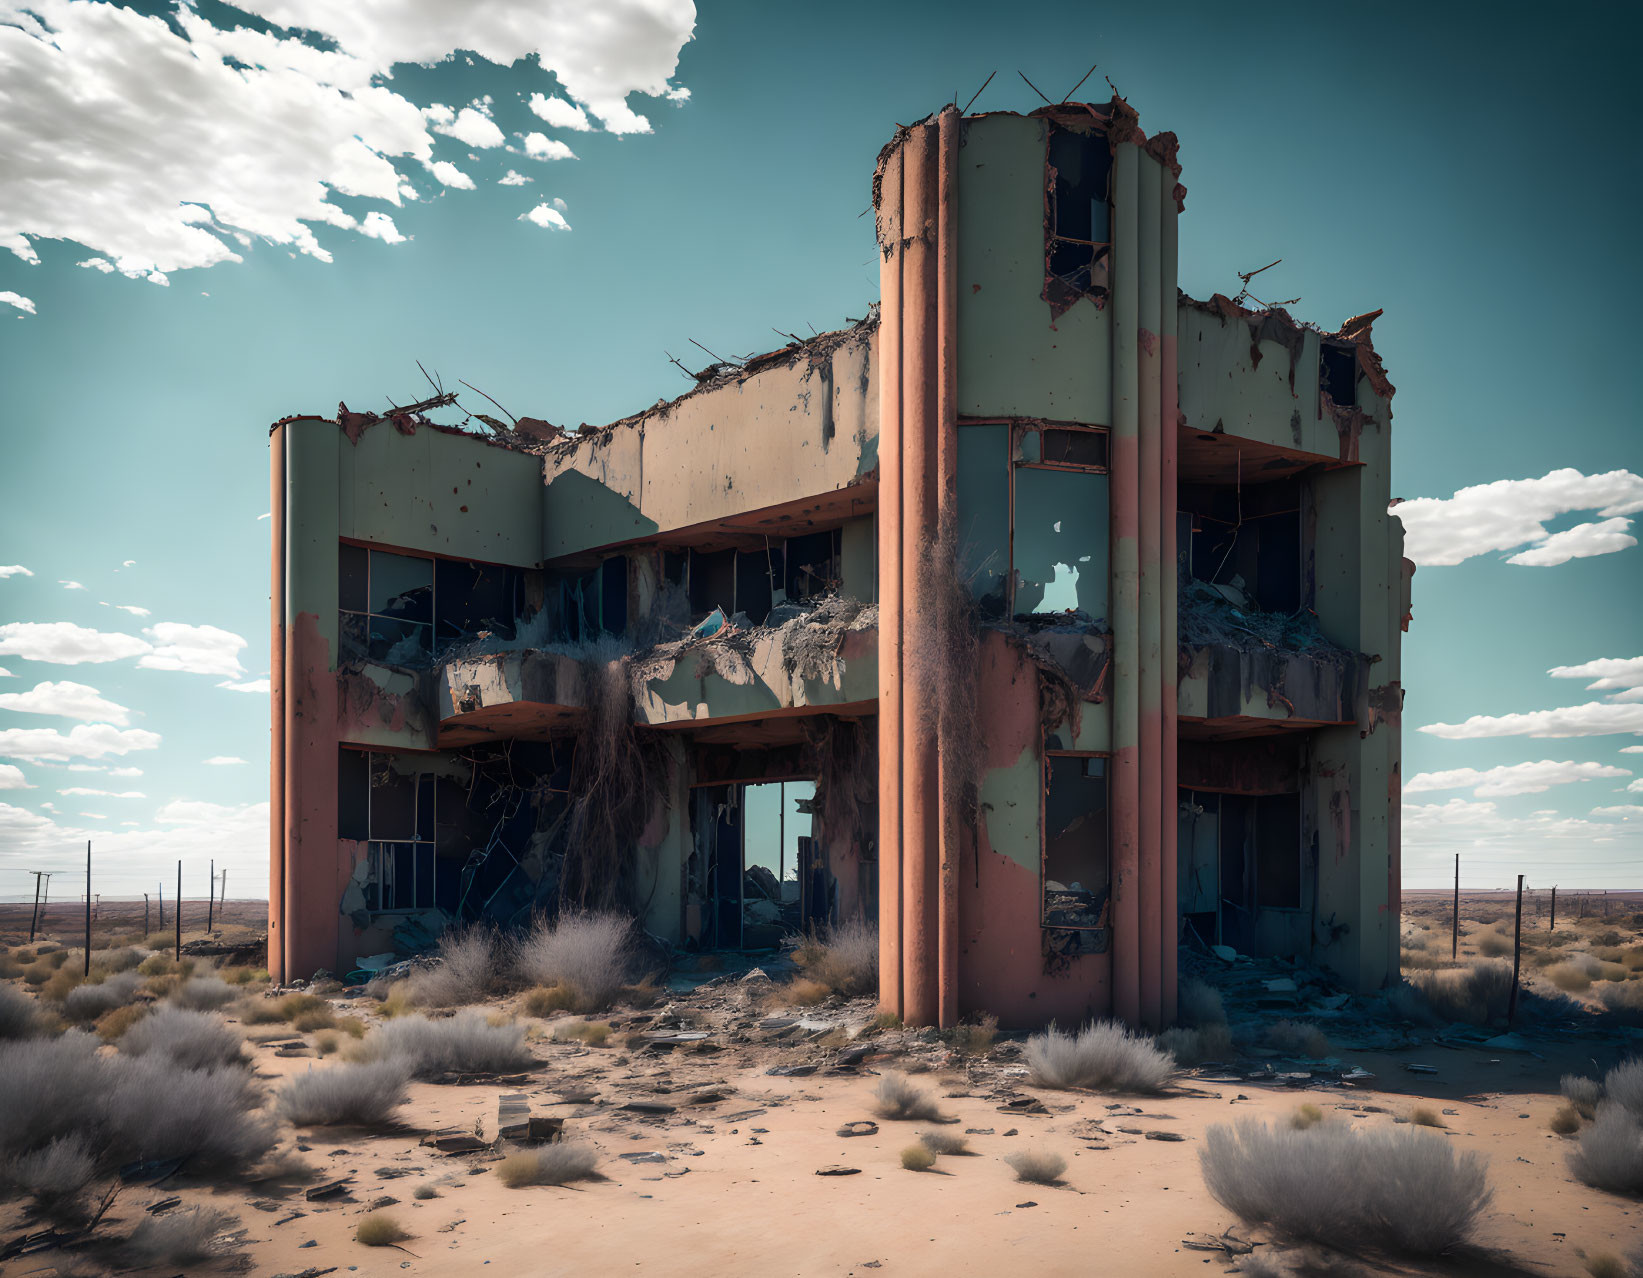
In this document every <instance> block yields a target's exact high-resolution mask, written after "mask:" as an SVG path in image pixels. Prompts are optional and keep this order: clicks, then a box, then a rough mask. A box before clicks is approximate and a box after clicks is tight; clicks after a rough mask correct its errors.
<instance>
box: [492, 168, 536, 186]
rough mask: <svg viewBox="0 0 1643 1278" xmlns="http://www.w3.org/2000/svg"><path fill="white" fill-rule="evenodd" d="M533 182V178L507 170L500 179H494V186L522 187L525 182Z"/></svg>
mask: <svg viewBox="0 0 1643 1278" xmlns="http://www.w3.org/2000/svg"><path fill="white" fill-rule="evenodd" d="M533 181H535V179H534V178H528V177H526V176H525V175H524V174H523V173H515V172H514V171H513V170H512V169H509V170H508V171H507V173H505V174H504V175H503V176H502V177H499V178H497V179H496V184H497V185H498V186H524V185H525V184H526V183H527V182H533Z"/></svg>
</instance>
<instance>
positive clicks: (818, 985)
mask: <svg viewBox="0 0 1643 1278" xmlns="http://www.w3.org/2000/svg"><path fill="white" fill-rule="evenodd" d="M770 995H771V1000H772V1002H775V1003H777V1004H780V1005H782V1006H786V1007H815V1006H816V1005H817V1004H818V1003H825V1002H826V1001H827V1000H828V999H830V998H832V997H833V987H832V986H831V985H828V984H826V983H824V982H822V981H813V980H811V979H810V978H809V977H807V976H799V977H795V978H794V979H793V980H791V981H789V982H788V983H787V984H786V985H778V986H776V987H775V988H774V989H772V990H771V992H770Z"/></svg>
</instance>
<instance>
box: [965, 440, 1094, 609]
mask: <svg viewBox="0 0 1643 1278" xmlns="http://www.w3.org/2000/svg"><path fill="white" fill-rule="evenodd" d="M1107 450H1108V434H1107V431H1106V430H1105V429H1102V428H1100V427H1093V426H1076V425H1068V424H1058V423H1047V422H1036V421H1017V422H1004V423H1000V422H973V423H972V422H961V423H960V424H959V428H958V458H957V471H958V518H959V527H960V530H961V532H960V536H961V538H962V544H961V556H962V562H963V565H964V571H965V573H966V575H967V576H968V577H969V580H970V586H971V589H972V590H973V591H974V593H975V596H976V599H977V600H978V602H979V605H980V611H981V613H982V615H983V616H984V617H1002V616H1006V615H1008V616H1014V617H1018V618H1025V617H1032V616H1044V615H1048V614H1055V613H1069V612H1077V613H1082V614H1084V615H1085V616H1087V617H1088V618H1089V619H1090V620H1091V621H1104V620H1105V619H1106V615H1107V598H1108V593H1107V592H1108V572H1109V566H1108V558H1109V556H1108V539H1109V531H1110V530H1109V514H1108V505H1107V501H1108V497H1107V483H1108V480H1107Z"/></svg>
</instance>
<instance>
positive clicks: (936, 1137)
mask: <svg viewBox="0 0 1643 1278" xmlns="http://www.w3.org/2000/svg"><path fill="white" fill-rule="evenodd" d="M918 1138H919V1139H920V1140H921V1141H923V1142H924V1147H925V1148H926V1149H928V1150H929V1151H930V1152H931V1153H932V1154H952V1155H959V1154H968V1153H971V1152H973V1151H972V1150H971V1149H970V1142H969V1141H967V1140H965V1139H964V1137H962V1136H958V1135H952V1134H949V1133H947V1132H920V1133H919V1134H918Z"/></svg>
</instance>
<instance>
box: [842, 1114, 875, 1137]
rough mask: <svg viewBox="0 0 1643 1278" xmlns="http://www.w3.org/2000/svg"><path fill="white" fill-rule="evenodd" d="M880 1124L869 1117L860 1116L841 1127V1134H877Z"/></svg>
mask: <svg viewBox="0 0 1643 1278" xmlns="http://www.w3.org/2000/svg"><path fill="white" fill-rule="evenodd" d="M878 1130H879V1125H878V1124H877V1123H875V1122H873V1121H872V1120H871V1119H868V1118H858V1119H857V1120H856V1121H855V1122H853V1123H846V1124H845V1125H844V1126H843V1127H841V1128H839V1131H838V1134H839V1135H840V1136H876V1135H878Z"/></svg>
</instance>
